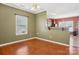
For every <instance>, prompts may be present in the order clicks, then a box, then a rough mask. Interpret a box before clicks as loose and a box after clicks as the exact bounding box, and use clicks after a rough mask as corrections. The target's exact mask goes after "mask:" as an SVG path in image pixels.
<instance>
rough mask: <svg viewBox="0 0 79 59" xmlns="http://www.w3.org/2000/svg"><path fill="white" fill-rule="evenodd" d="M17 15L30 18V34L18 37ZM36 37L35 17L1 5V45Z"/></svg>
mask: <svg viewBox="0 0 79 59" xmlns="http://www.w3.org/2000/svg"><path fill="white" fill-rule="evenodd" d="M15 13H16V14H19V15H24V16H28V17H29V20H28V34H27V35H21V36H16V16H15ZM33 36H35V15H34V14H31V13H28V12H25V11H22V10H19V9H15V8H12V7H9V6H6V5H3V4H0V44H3V43H8V42H12V41H17V40H20V39H24V38H28V37H33Z"/></svg>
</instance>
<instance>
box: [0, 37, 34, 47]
mask: <svg viewBox="0 0 79 59" xmlns="http://www.w3.org/2000/svg"><path fill="white" fill-rule="evenodd" d="M32 39H34V37H33V38H27V39H23V40H18V41H13V42H9V43H5V44H1V45H0V47H2V46H6V45H10V44H14V43H20V42H24V41H27V40H32Z"/></svg>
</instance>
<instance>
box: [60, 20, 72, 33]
mask: <svg viewBox="0 0 79 59" xmlns="http://www.w3.org/2000/svg"><path fill="white" fill-rule="evenodd" d="M59 27H60V28H62V27H63V28H68V31H69V32H73V21H63V22H59Z"/></svg>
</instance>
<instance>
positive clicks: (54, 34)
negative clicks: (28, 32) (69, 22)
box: [36, 12, 69, 44]
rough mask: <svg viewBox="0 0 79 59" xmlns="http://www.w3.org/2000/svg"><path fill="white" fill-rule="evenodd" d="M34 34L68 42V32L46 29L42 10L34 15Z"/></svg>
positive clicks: (44, 15) (45, 20)
mask: <svg viewBox="0 0 79 59" xmlns="http://www.w3.org/2000/svg"><path fill="white" fill-rule="evenodd" d="M36 34H37V37H41V38H45V39H48V40H53V41H57V42H61V43H65V44H69V33H68V32H66V31H61V30H53V29H52V30H48V28H47V15H46V12H42V13H39V14H37V15H36Z"/></svg>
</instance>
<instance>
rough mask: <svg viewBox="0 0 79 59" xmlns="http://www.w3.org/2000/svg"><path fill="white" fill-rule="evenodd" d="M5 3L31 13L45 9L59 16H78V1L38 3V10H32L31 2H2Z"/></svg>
mask: <svg viewBox="0 0 79 59" xmlns="http://www.w3.org/2000/svg"><path fill="white" fill-rule="evenodd" d="M4 4H5V5H8V6H11V7H15V8H18V9H22V10H25V11H28V12H30V13H33V14H37V13H40V12H43V11H47V12H48V14H50V15H52V16H55V17H61V16H63V17H64V16H67V15H68V16H69V15H72V16H76V15H77V16H78V15H79V3H38V5H39V6H40V8H41V9H40V10H37V11H33V10H31V8H32V3H4Z"/></svg>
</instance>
